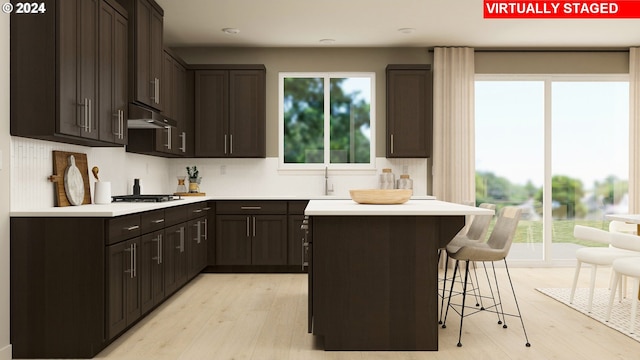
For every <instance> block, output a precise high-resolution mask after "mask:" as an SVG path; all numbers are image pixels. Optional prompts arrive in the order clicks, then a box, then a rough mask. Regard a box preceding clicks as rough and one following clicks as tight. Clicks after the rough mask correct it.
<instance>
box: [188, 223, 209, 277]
mask: <svg viewBox="0 0 640 360" xmlns="http://www.w3.org/2000/svg"><path fill="white" fill-rule="evenodd" d="M187 228H188V229H189V231H188V234H189V236H188V237H187V241H188V242H189V246H190V247H191V248H190V249H189V266H188V267H189V270H188V277H189V279H192V278H193V277H195V276H196V275H198V274H199V273H200V272H201V271H202V269H204V268H205V267H206V266H207V248H208V238H209V229H208V220H207V218H206V217H201V218H199V219H195V220H191V221H189V222H188V223H187Z"/></svg>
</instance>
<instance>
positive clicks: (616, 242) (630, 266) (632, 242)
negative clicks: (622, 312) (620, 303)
mask: <svg viewBox="0 0 640 360" xmlns="http://www.w3.org/2000/svg"><path fill="white" fill-rule="evenodd" d="M611 245H612V246H615V247H616V248H619V249H626V250H629V251H633V252H635V253H636V256H635V257H625V258H620V259H616V260H614V261H613V265H612V269H613V274H614V276H613V284H612V285H611V294H610V295H609V307H608V308H607V316H606V318H605V320H606V321H609V320H610V319H611V310H612V309H613V301H614V300H615V297H616V290H618V287H622V284H621V281H620V280H621V279H622V277H623V276H626V277H629V278H633V279H634V281H633V290H632V291H631V296H632V298H633V300H632V303H631V316H630V318H629V332H630V333H633V332H634V326H635V322H636V315H637V312H638V301H639V299H638V297H639V296H640V293H639V292H638V291H639V290H640V237H639V236H637V235H633V234H625V233H614V234H612V235H611ZM622 296H623V295H622V294H621V295H620V300H622Z"/></svg>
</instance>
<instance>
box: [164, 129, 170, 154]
mask: <svg viewBox="0 0 640 360" xmlns="http://www.w3.org/2000/svg"><path fill="white" fill-rule="evenodd" d="M164 128H165V129H166V130H167V143H166V144H165V145H164V146H165V147H166V148H167V150H171V126H165V127H164Z"/></svg>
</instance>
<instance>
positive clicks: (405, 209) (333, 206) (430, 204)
mask: <svg viewBox="0 0 640 360" xmlns="http://www.w3.org/2000/svg"><path fill="white" fill-rule="evenodd" d="M304 213H305V215H308V216H363V215H364V216H427V215H492V214H494V211H493V210H489V209H484V208H478V207H474V206H467V205H461V204H456V203H450V202H446V201H441V200H434V199H426V200H418V199H410V200H409V201H407V202H406V203H404V204H396V205H374V204H358V203H356V202H355V201H353V200H344V199H343V200H310V201H309V205H307V208H306V209H305V212H304Z"/></svg>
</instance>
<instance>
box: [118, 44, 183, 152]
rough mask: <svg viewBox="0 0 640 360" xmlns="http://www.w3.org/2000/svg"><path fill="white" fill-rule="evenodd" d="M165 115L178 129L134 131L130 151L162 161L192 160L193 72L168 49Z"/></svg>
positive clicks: (163, 93)
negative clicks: (157, 157) (173, 158)
mask: <svg viewBox="0 0 640 360" xmlns="http://www.w3.org/2000/svg"><path fill="white" fill-rule="evenodd" d="M162 68H163V69H162V78H163V82H162V87H161V89H160V90H161V91H160V96H161V98H163V99H165V100H164V107H163V110H162V115H163V116H165V117H166V118H170V119H173V120H175V122H176V124H177V125H176V126H175V127H165V128H164V129H131V130H129V137H130V139H131V141H129V146H128V147H127V151H129V152H135V153H141V154H147V155H156V156H163V157H192V156H193V142H194V138H193V136H194V135H193V71H187V69H186V64H184V62H183V61H182V60H181V59H180V58H179V57H178V56H176V55H174V54H173V52H171V51H170V50H168V49H165V51H164V52H163V67H162Z"/></svg>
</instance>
